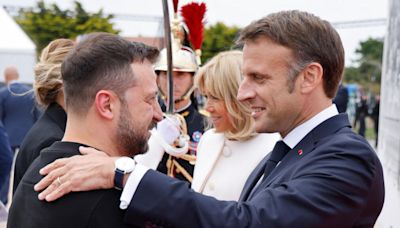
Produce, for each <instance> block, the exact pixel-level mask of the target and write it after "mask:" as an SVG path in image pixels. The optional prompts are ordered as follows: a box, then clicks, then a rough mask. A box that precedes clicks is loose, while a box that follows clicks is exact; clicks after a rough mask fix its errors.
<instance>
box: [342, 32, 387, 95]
mask: <svg viewBox="0 0 400 228" xmlns="http://www.w3.org/2000/svg"><path fill="white" fill-rule="evenodd" d="M356 53H357V54H358V55H359V56H360V57H359V59H358V60H357V61H356V64H357V67H354V66H352V67H347V68H346V70H345V81H346V82H348V83H358V84H361V85H362V86H363V87H364V88H370V89H371V90H372V91H371V92H373V93H379V88H380V86H379V85H380V83H381V73H382V55H383V39H373V38H369V39H367V40H366V41H362V42H360V45H359V47H358V48H357V49H356Z"/></svg>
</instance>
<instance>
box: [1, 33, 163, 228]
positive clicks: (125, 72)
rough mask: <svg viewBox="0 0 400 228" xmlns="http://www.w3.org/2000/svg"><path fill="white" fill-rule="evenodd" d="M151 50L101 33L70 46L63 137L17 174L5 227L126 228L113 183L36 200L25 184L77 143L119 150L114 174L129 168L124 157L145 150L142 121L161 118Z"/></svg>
mask: <svg viewBox="0 0 400 228" xmlns="http://www.w3.org/2000/svg"><path fill="white" fill-rule="evenodd" d="M157 56H158V50H157V49H156V48H153V47H149V46H146V45H144V44H141V43H131V42H128V41H126V40H124V39H123V38H121V37H119V36H116V35H112V34H107V33H98V34H91V35H88V36H87V38H86V39H85V40H84V41H82V42H81V43H79V44H78V45H77V46H76V48H75V49H74V50H72V51H71V53H70V54H69V56H67V58H66V59H65V60H64V62H63V64H62V76H63V83H64V95H65V104H66V107H67V125H66V130H65V134H64V138H63V139H62V141H58V142H55V143H54V144H52V145H51V146H50V147H48V148H46V149H44V150H42V151H41V153H40V155H39V157H38V158H37V159H36V160H35V161H34V162H33V163H32V165H31V166H30V167H29V169H28V171H27V172H26V173H25V175H24V177H23V178H22V180H21V182H20V184H19V185H18V188H17V190H16V192H15V195H14V197H13V202H12V205H11V208H10V212H9V217H8V222H7V225H8V227H13V228H17V227H32V228H35V227H37V228H39V227H40V228H45V227H96V228H97V227H131V226H130V225H129V224H124V222H123V215H124V211H123V210H120V209H119V208H118V204H114V202H116V201H118V200H119V197H120V192H119V191H118V190H116V189H108V190H97V191H90V192H77V193H73V194H70V195H69V196H68V197H65V198H63V199H62V200H59V201H57V202H54V203H51V204H48V203H44V202H42V201H39V200H38V198H37V194H36V192H35V191H34V190H33V185H34V183H36V182H37V181H39V180H40V179H41V178H42V177H43V176H41V175H40V174H39V170H40V169H41V168H42V167H43V166H45V165H47V164H49V163H51V162H52V161H54V160H55V159H57V158H65V157H70V156H74V155H79V150H78V148H79V146H92V147H94V148H99V149H101V150H104V151H107V153H108V155H109V156H125V157H120V158H118V159H116V160H115V164H116V165H117V167H119V170H120V172H121V176H123V172H129V170H127V167H129V165H132V164H134V163H129V161H131V159H130V158H129V157H127V156H133V155H134V154H136V153H143V152H145V151H146V150H147V140H148V137H149V136H150V133H149V128H151V126H152V125H153V123H154V121H159V120H160V119H161V117H162V113H161V109H160V106H159V105H158V103H157V90H158V88H157V84H156V81H155V79H156V75H155V73H154V71H153V67H152V63H153V62H154V61H155V60H156V58H157ZM134 116H135V117H136V118H133V117H134ZM103 157H105V158H108V157H107V156H104V155H103ZM127 160H128V162H126V161H127ZM113 167H114V165H112V166H111V170H113ZM65 180H67V179H65ZM57 184H58V186H62V185H63V184H64V180H63V179H62V178H60V177H58V178H57ZM121 185H122V183H121Z"/></svg>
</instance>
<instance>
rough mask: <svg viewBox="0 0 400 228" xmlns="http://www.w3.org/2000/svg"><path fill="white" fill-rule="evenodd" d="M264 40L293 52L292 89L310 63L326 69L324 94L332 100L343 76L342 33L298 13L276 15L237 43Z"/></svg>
mask: <svg viewBox="0 0 400 228" xmlns="http://www.w3.org/2000/svg"><path fill="white" fill-rule="evenodd" d="M261 37H264V38H268V39H270V40H272V41H273V42H275V43H277V44H279V45H282V46H285V47H287V48H289V49H291V50H292V51H293V55H294V58H295V60H296V62H295V63H290V64H289V67H290V75H289V90H292V89H293V88H291V87H293V85H294V81H295V79H296V77H297V75H298V74H299V73H300V72H301V70H302V69H304V67H305V66H306V65H307V64H309V63H311V62H318V63H319V64H321V66H322V68H323V80H324V84H323V85H324V91H325V94H326V95H327V96H328V97H329V98H333V97H334V96H335V94H336V91H337V88H338V86H339V82H340V81H341V79H342V75H343V69H344V50H343V45H342V42H341V39H340V36H339V34H338V33H337V31H336V30H335V29H334V28H333V27H332V25H331V24H330V23H329V22H327V21H325V20H322V19H320V18H319V17H316V16H314V15H312V14H310V13H307V12H301V11H297V10H292V11H282V12H278V13H273V14H270V15H268V16H266V17H264V18H261V19H260V20H257V21H254V22H252V23H251V24H250V25H248V26H247V27H245V28H244V29H243V30H242V31H241V34H240V37H239V39H238V44H244V43H245V42H247V41H255V40H257V39H258V38H261Z"/></svg>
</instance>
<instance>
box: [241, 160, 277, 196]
mask: <svg viewBox="0 0 400 228" xmlns="http://www.w3.org/2000/svg"><path fill="white" fill-rule="evenodd" d="M270 154H271V153H268V154H267V155H266V156H265V157H264V158H263V160H261V162H260V163H259V164H258V165H257V166H256V168H255V169H254V170H253V172H252V173H251V174H250V176H249V178H247V181H246V183H245V185H244V187H243V190H242V192H241V194H240V197H239V202H242V201H246V200H247V197H249V194H250V192H251V190H252V189H253V188H254V187H255V185H256V184H257V182H258V180H260V178H261V176H262V175H263V174H264V169H265V165H266V163H267V160H268V159H269V156H270Z"/></svg>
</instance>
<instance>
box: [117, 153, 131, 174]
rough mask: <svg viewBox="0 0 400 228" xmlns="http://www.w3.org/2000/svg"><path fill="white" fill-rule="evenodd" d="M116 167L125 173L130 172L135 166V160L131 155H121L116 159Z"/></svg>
mask: <svg viewBox="0 0 400 228" xmlns="http://www.w3.org/2000/svg"><path fill="white" fill-rule="evenodd" d="M115 167H116V168H117V169H119V170H122V171H124V172H125V173H130V172H132V171H133V169H134V168H135V161H134V160H133V159H132V158H129V157H121V158H118V159H117V160H116V161H115Z"/></svg>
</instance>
